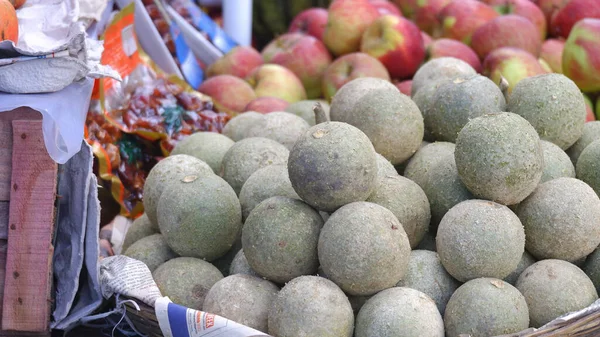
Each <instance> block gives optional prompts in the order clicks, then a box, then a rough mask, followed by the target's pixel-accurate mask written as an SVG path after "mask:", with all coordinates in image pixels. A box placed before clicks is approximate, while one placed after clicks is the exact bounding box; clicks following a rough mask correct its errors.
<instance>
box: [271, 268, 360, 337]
mask: <svg viewBox="0 0 600 337" xmlns="http://www.w3.org/2000/svg"><path fill="white" fill-rule="evenodd" d="M325 317H326V319H324V318H325ZM353 331H354V315H353V313H352V307H351V306H350V302H348V298H347V297H346V295H345V294H344V292H343V291H342V290H341V289H340V288H338V287H337V286H336V285H335V283H333V282H331V281H329V280H327V279H325V278H322V277H318V276H300V277H297V278H295V279H293V280H292V281H290V282H288V283H287V284H286V285H285V287H283V288H282V289H281V290H280V291H279V293H278V294H277V297H276V298H275V299H274V300H273V304H272V306H271V310H269V334H271V335H273V336H290V337H300V336H321V337H352V333H353Z"/></svg>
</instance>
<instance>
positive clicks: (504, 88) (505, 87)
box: [498, 76, 509, 102]
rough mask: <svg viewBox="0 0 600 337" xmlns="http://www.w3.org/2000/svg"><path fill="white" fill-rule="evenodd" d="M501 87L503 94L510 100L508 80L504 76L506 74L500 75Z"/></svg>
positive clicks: (499, 84)
mask: <svg viewBox="0 0 600 337" xmlns="http://www.w3.org/2000/svg"><path fill="white" fill-rule="evenodd" d="M498 86H499V87H500V91H502V95H504V99H505V100H506V101H507V102H508V87H509V84H508V80H507V79H506V78H504V76H500V83H498Z"/></svg>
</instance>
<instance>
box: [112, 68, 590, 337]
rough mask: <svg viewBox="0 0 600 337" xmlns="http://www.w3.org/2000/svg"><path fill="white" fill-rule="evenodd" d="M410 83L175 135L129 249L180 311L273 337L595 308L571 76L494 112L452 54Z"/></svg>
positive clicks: (151, 181)
mask: <svg viewBox="0 0 600 337" xmlns="http://www.w3.org/2000/svg"><path fill="white" fill-rule="evenodd" d="M413 88H418V90H417V93H416V95H415V96H414V101H413V99H411V98H410V97H409V96H407V95H405V94H403V93H401V92H400V91H399V90H398V89H397V88H396V86H394V85H393V84H392V83H390V82H389V81H388V80H385V79H380V78H373V77H367V78H358V79H354V80H352V81H350V82H348V83H346V84H345V85H343V86H342V87H341V88H340V89H339V90H338V91H337V93H336V94H335V96H334V97H333V99H332V101H331V106H330V109H329V110H326V109H323V107H322V106H321V105H320V104H313V105H312V107H313V109H308V108H307V107H306V106H305V107H304V109H300V110H302V111H303V112H304V113H306V110H314V112H315V115H314V116H312V117H311V118H308V116H307V115H306V114H304V115H302V116H303V117H300V116H298V115H297V114H295V113H290V112H271V113H268V114H261V113H257V112H245V113H242V114H239V115H238V116H236V117H234V118H232V119H231V121H230V122H229V123H228V124H227V125H226V126H225V128H224V129H223V132H222V134H218V133H210V132H199V133H196V134H194V135H192V136H190V137H188V138H186V139H185V140H183V141H181V142H180V143H179V144H178V145H177V146H176V147H175V149H174V150H173V153H172V155H171V156H170V157H167V158H166V159H165V160H163V161H161V162H159V163H158V164H157V165H156V166H155V167H154V168H153V169H152V171H151V172H150V174H149V176H148V179H147V180H146V184H145V186H144V189H145V195H144V206H145V210H146V213H145V215H144V216H142V217H141V218H139V219H138V220H136V222H134V225H133V227H132V228H131V229H130V231H129V233H128V234H127V238H126V244H125V247H124V248H125V253H124V254H125V255H128V256H130V257H133V258H136V259H139V260H141V261H143V262H144V263H146V264H147V265H148V267H149V268H150V270H152V271H153V276H154V278H155V280H156V282H157V284H158V286H159V288H160V289H161V291H162V293H163V294H164V295H165V296H169V297H170V298H171V299H172V300H173V301H174V302H176V303H179V304H181V305H184V306H187V307H190V308H194V309H200V310H204V311H207V312H211V313H214V314H218V315H221V316H224V317H226V318H229V319H231V320H234V321H237V322H240V323H242V324H245V325H248V326H251V327H253V328H255V329H258V330H260V331H264V332H268V333H269V334H271V335H273V336H276V337H277V336H353V335H354V336H361V337H362V336H373V337H374V336H415V337H417V336H439V337H442V336H452V337H454V336H462V335H465V334H469V335H471V336H495V335H501V334H511V333H516V332H519V331H522V330H524V329H527V328H529V327H535V328H537V327H541V326H543V325H544V324H546V323H548V322H550V321H551V320H553V319H554V318H556V317H558V316H561V315H563V314H565V313H568V312H572V311H577V310H580V309H583V308H585V307H587V306H589V305H590V304H592V303H593V302H594V301H596V300H597V299H598V289H600V249H597V247H598V246H599V244H600V197H599V194H600V175H599V172H600V170H599V167H598V165H599V163H600V121H593V122H589V123H585V113H586V112H585V109H586V108H585V104H586V103H585V101H584V98H583V95H582V94H581V92H580V89H579V88H578V87H577V86H576V85H575V83H574V82H573V81H572V80H570V79H569V78H567V77H566V76H564V75H562V74H542V75H537V76H532V77H529V78H526V79H523V80H521V81H520V82H519V83H518V84H517V85H516V86H515V87H514V89H513V90H512V93H511V94H510V96H508V99H506V98H505V97H506V96H505V94H506V95H508V93H507V91H508V88H507V86H506V85H503V86H502V88H501V87H498V86H497V85H496V84H495V83H494V82H493V81H491V80H490V79H488V78H486V77H484V76H481V75H479V74H477V73H476V71H475V69H473V68H472V67H471V66H470V65H469V64H467V63H465V62H463V61H461V60H459V59H456V58H450V57H444V58H438V59H434V60H431V61H429V62H427V63H425V64H424V65H423V66H422V67H421V68H420V69H419V70H418V71H417V73H416V74H415V76H414V85H413ZM422 93H426V95H425V98H423V96H424V94H422ZM506 111H510V112H506ZM425 134H428V135H429V137H432V138H433V139H435V140H436V141H435V142H433V143H428V142H425V141H423V138H424V135H425ZM565 150H566V152H565ZM596 328H598V329H600V324H598V325H597V327H596Z"/></svg>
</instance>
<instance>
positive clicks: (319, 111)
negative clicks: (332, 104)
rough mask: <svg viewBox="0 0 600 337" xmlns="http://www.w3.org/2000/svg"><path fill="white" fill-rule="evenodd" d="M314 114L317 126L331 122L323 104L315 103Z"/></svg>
mask: <svg viewBox="0 0 600 337" xmlns="http://www.w3.org/2000/svg"><path fill="white" fill-rule="evenodd" d="M313 112H314V113H315V121H316V123H317V124H321V123H326V122H329V118H327V114H325V110H323V106H321V103H319V102H317V103H315V106H314V107H313Z"/></svg>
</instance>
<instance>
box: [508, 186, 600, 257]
mask: <svg viewBox="0 0 600 337" xmlns="http://www.w3.org/2000/svg"><path fill="white" fill-rule="evenodd" d="M516 213H517V215H518V216H519V218H520V219H521V222H522V223H523V226H525V235H526V238H527V242H526V246H525V248H526V249H527V251H528V252H530V253H531V254H532V255H533V256H534V257H536V258H537V259H538V260H542V259H561V260H566V261H570V262H573V261H577V260H579V259H581V258H584V257H585V256H587V255H588V254H590V253H591V252H593V251H594V249H596V247H597V246H598V244H600V226H598V224H599V223H600V198H598V195H596V193H594V190H593V189H592V188H591V187H590V186H589V185H587V184H586V183H584V182H583V181H581V180H578V179H575V178H557V179H554V180H550V181H548V182H545V183H543V184H540V185H539V186H538V187H537V188H536V190H535V191H534V192H533V193H532V194H531V195H530V196H529V197H528V198H527V199H525V200H524V201H523V202H522V203H520V204H519V207H518V209H517V212H516Z"/></svg>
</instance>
